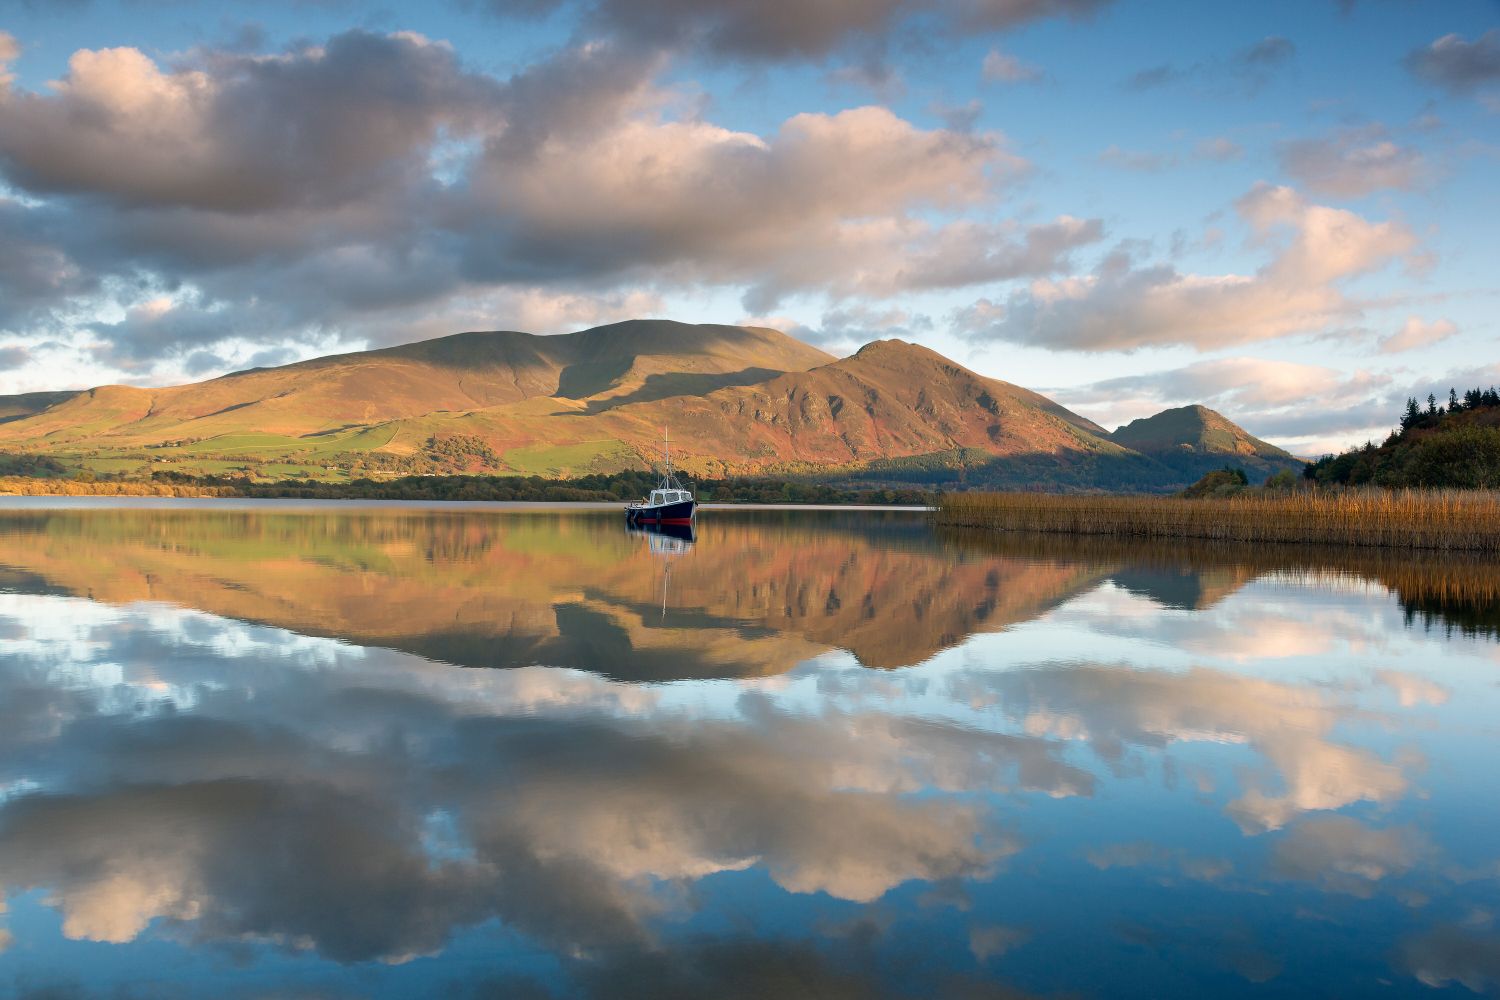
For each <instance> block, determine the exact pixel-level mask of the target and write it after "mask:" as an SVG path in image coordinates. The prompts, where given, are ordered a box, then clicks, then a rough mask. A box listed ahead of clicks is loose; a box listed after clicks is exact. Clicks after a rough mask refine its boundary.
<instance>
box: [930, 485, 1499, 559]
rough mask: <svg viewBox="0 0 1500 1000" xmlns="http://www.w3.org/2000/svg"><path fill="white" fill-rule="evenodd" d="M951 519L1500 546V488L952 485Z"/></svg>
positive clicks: (1257, 539) (943, 511)
mask: <svg viewBox="0 0 1500 1000" xmlns="http://www.w3.org/2000/svg"><path fill="white" fill-rule="evenodd" d="M936 517H937V521H938V523H939V524H944V525H949V526H952V527H964V528H983V529H989V530H998V531H1034V532H1048V533H1056V534H1068V535H1104V536H1112V537H1118V538H1148V539H1153V538H1155V539H1166V538H1196V539H1207V540H1212V541H1223V542H1251V543H1255V544H1263V543H1287V544H1297V545H1348V546H1358V547H1363V548H1391V549H1435V550H1440V551H1454V552H1483V553H1496V552H1500V492H1494V491H1474V490H1345V491H1337V492H1335V491H1326V490H1305V491H1298V492H1294V493H1286V494H1274V493H1249V494H1242V495H1240V496H1233V497H1226V498H1205V499H1193V500H1189V499H1183V498H1180V497H1145V496H1059V495H1052V494H1040V493H950V494H947V495H945V496H944V497H943V498H942V499H941V501H940V502H939V505H938V510H937V515H936Z"/></svg>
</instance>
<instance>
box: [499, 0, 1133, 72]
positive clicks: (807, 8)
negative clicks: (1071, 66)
mask: <svg viewBox="0 0 1500 1000" xmlns="http://www.w3.org/2000/svg"><path fill="white" fill-rule="evenodd" d="M1109 3H1111V0H815V2H813V3H808V2H806V0H593V2H581V3H569V2H567V0H536V2H533V3H528V4H523V5H521V6H520V7H519V9H518V8H517V5H515V4H511V3H506V2H504V0H490V2H489V4H488V6H489V7H490V8H491V9H492V10H494V11H495V12H496V13H499V14H502V15H513V14H516V13H522V14H526V13H536V12H540V11H551V10H554V9H556V8H559V7H571V8H575V9H579V10H581V11H582V12H583V15H584V20H585V23H587V24H588V25H589V26H591V27H592V28H594V29H596V30H604V31H606V32H608V33H609V34H611V35H613V36H615V37H617V38H621V39H625V40H628V41H630V42H631V43H633V44H636V45H642V46H648V47H656V46H661V45H669V46H688V45H691V46H693V47H694V48H697V49H701V50H704V51H706V52H709V53H715V54H719V55H726V56H731V57H735V58H740V59H747V60H764V61H777V60H788V59H817V58H821V57H824V56H826V55H828V54H829V53H830V52H833V51H834V50H836V49H839V48H840V47H842V46H846V45H849V44H860V43H864V44H872V43H873V44H876V45H880V44H883V43H885V42H886V41H888V40H889V37H890V36H891V35H892V33H893V32H895V31H896V30H897V29H898V28H901V27H902V26H904V25H905V26H910V25H909V24H908V22H912V21H915V22H918V23H920V24H921V25H922V26H924V27H926V28H935V29H936V30H938V31H942V32H950V31H958V30H996V29H1004V28H1010V27H1014V26H1016V25H1019V24H1023V23H1026V22H1028V21H1035V20H1041V19H1044V18H1052V17H1072V18H1079V17H1087V16H1088V15H1090V14H1093V13H1094V12H1096V11H1098V10H1100V9H1102V8H1104V7H1106V6H1107V5H1108V4H1109Z"/></svg>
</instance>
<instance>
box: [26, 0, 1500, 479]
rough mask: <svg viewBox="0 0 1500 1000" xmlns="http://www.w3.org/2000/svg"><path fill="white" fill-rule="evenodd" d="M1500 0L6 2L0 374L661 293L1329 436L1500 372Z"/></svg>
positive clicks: (1082, 393) (476, 321)
mask: <svg viewBox="0 0 1500 1000" xmlns="http://www.w3.org/2000/svg"><path fill="white" fill-rule="evenodd" d="M1497 176H1500V3H1497V2H1496V0H1292V2H1278V0H1266V2H1261V3H1255V4H1204V3H1200V2H1194V0H514V2H505V0H429V2H425V3H420V4H415V3H414V4H398V3H382V2H379V0H374V2H358V0H347V2H344V0H285V2H277V0H227V2H221V3H216V4H195V3H188V2H176V0H0V393H13V392H26V391H34V390H43V389H61V388H81V387H86V386H92V385H98V384H104V383H111V382H120V383H126V384H133V385H166V384H175V383H178V382H182V381H188V380H198V379H203V378H210V377H213V376H216V375H219V374H222V373H224V372H226V371H233V370H237V369H241V368H245V367H250V366H255V365H268V364H281V363H286V362H290V361H294V360H298V359H301V358H306V357H312V356H316V355H321V354H327V353H332V352H337V351H346V350H358V349H363V348H366V347H377V346H384V345H390V344H397V343H405V342H410V341H414V340H421V339H425V338H429V337H435V336H442V335H445V334H450V333H457V332H461V331H466V330H487V329H520V330H527V331H530V332H534V333H561V332H567V331H570V330H577V329H583V328H586V327H589V326H594V325H598V324H600V323H607V322H612V321H615V320H619V319H626V318H635V317H664V318H671V319H678V320H684V321H689V322H728V323H754V324H760V325H767V326H774V327H777V328H779V329H782V330H785V331H787V332H789V333H791V334H793V335H794V336H797V337H800V338H802V339H805V340H808V341H809V342H812V343H815V344H817V345H818V346H820V347H823V348H825V349H826V350H829V351H830V352H832V353H834V354H839V355H843V354H848V353H851V352H852V351H853V350H855V349H857V348H858V347H859V346H860V345H861V344H864V343H866V342H868V341H871V340H876V339H882V338H888V337H899V338H901V339H904V340H909V341H913V342H917V343H921V344H924V345H926V346H928V347H931V348H933V349H934V350H937V351H939V352H941V353H943V354H946V355H947V356H949V357H951V358H953V359H954V360H956V361H958V362H960V363H962V364H964V365H966V366H968V367H970V368H972V369H974V370H975V371H978V372H980V373H981V374H984V375H988V376H991V377H995V378H1001V379H1005V380H1006V381H1010V382H1014V383H1017V384H1020V385H1024V386H1027V387H1029V388H1033V389H1037V390H1039V391H1043V392H1046V393H1047V394H1049V395H1051V396H1053V397H1054V398H1056V399H1058V400H1059V401H1060V402H1062V403H1064V404H1065V405H1068V406H1070V407H1071V408H1073V409H1075V410H1077V411H1078V412H1080V413H1082V414H1083V415H1085V416H1088V417H1090V418H1092V419H1094V420H1097V421H1099V422H1100V423H1102V424H1105V425H1106V426H1109V427H1113V426H1116V425H1117V424H1120V423H1123V422H1126V421H1128V420H1130V419H1134V418H1136V417H1140V416H1144V415H1147V414H1149V413H1153V412H1156V411H1157V410H1160V409H1162V408H1164V407H1167V406H1177V405H1183V404H1186V403H1194V402H1201V403H1205V404H1207V405H1209V406H1212V407H1214V408H1216V409H1218V410H1220V411H1222V412H1224V413H1225V414H1226V415H1227V416H1229V417H1230V418H1231V419H1234V420H1236V421H1237V422H1239V423H1241V424H1242V425H1244V426H1245V427H1247V428H1248V429H1249V430H1250V431H1251V432H1252V433H1255V434H1257V435H1259V436H1261V437H1263V438H1266V439H1268V440H1271V441H1273V442H1275V443H1277V444H1280V445H1283V446H1285V447H1288V448H1290V449H1292V450H1293V451H1295V452H1296V453H1298V454H1304V455H1316V454H1321V453H1323V452H1326V451H1331V450H1335V449H1338V448H1341V447H1344V446H1347V445H1350V444H1355V443H1360V442H1363V441H1365V440H1367V439H1371V438H1373V439H1376V440H1377V441H1378V440H1379V439H1380V438H1382V437H1383V436H1384V435H1385V434H1386V433H1387V432H1388V430H1389V429H1390V427H1391V425H1392V424H1393V422H1394V420H1395V418H1396V416H1397V415H1398V413H1399V411H1400V409H1401V407H1402V404H1403V403H1404V401H1405V399H1406V398H1407V396H1409V395H1417V396H1419V397H1423V398H1425V397H1426V395H1427V394H1428V393H1429V392H1436V393H1437V394H1438V395H1439V396H1440V397H1446V395H1447V390H1448V387H1449V386H1455V387H1457V388H1458V389H1459V391H1460V392H1462V391H1463V389H1465V388H1468V387H1472V386H1476V385H1481V384H1483V385H1486V386H1488V385H1491V384H1500V322H1497V320H1496V313H1497V307H1500V240H1497V239H1496V238H1495V233H1494V230H1495V225H1496V221H1497V219H1500V195H1497V185H1496V183H1495V178H1496V177H1497Z"/></svg>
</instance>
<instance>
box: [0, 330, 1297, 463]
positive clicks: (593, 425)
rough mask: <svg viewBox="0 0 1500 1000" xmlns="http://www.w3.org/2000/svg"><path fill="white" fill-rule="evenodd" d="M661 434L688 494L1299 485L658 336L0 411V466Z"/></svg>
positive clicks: (428, 353) (638, 441) (587, 335)
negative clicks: (1235, 475)
mask: <svg viewBox="0 0 1500 1000" xmlns="http://www.w3.org/2000/svg"><path fill="white" fill-rule="evenodd" d="M1183 414H1186V415H1185V416H1184V415H1183ZM1142 425H1144V426H1142ZM663 428H670V429H671V431H672V434H673V438H674V448H673V455H674V459H675V460H676V461H677V463H678V464H679V466H680V467H681V468H683V469H684V470H685V471H686V472H688V473H689V474H690V475H697V476H734V475H775V476H817V477H819V478H823V479H833V480H839V481H852V480H863V481H881V482H893V483H894V482H905V483H910V482H924V483H931V484H934V485H945V484H966V485H994V486H1005V487H1015V488H1036V487H1039V486H1041V487H1049V488H1064V489H1071V488H1080V489H1089V488H1101V487H1103V488H1118V487H1124V488H1137V489H1148V490H1165V489H1173V488H1177V487H1179V486H1180V485H1181V484H1182V482H1184V481H1186V482H1191V481H1192V479H1194V478H1196V476H1189V475H1188V473H1189V471H1191V470H1190V468H1189V466H1191V467H1194V468H1195V467H1196V466H1195V465H1194V461H1197V462H1198V463H1199V464H1201V461H1203V460H1210V459H1208V458H1207V457H1208V456H1212V459H1211V461H1217V462H1220V463H1221V464H1222V462H1223V460H1224V459H1225V458H1226V457H1227V458H1230V459H1233V460H1235V461H1239V462H1244V463H1249V464H1250V465H1252V467H1253V468H1254V469H1255V470H1256V471H1259V469H1260V468H1261V467H1263V466H1264V467H1269V466H1271V465H1274V464H1277V463H1283V462H1287V463H1295V460H1292V459H1291V458H1290V456H1287V455H1286V453H1285V452H1281V451H1280V450H1279V449H1275V448H1273V447H1272V446H1270V445H1267V444H1265V443H1264V442H1261V441H1258V440H1257V439H1255V438H1253V437H1251V436H1250V435H1249V434H1247V433H1246V432H1244V431H1243V430H1241V429H1240V428H1238V427H1235V426H1234V425H1233V424H1232V423H1230V422H1229V421H1228V420H1226V419H1225V418H1223V417H1222V416H1220V415H1219V414H1217V413H1214V412H1213V411H1211V410H1206V409H1204V408H1202V407H1196V408H1192V407H1190V408H1185V409H1184V410H1181V411H1167V412H1166V413H1163V414H1159V415H1158V416H1157V417H1153V418H1148V420H1146V421H1136V422H1135V423H1134V424H1131V425H1129V426H1128V427H1124V428H1121V429H1120V430H1119V431H1116V432H1115V433H1114V434H1110V433H1109V432H1108V431H1106V430H1105V429H1104V428H1103V427H1100V426H1099V425H1098V424H1095V423H1094V422H1093V421H1090V420H1088V419H1086V418H1084V417H1082V416H1079V415H1078V414H1076V413H1073V412H1072V411H1070V410H1068V409H1066V408H1065V407H1063V406H1061V405H1059V404H1058V403H1056V402H1054V401H1053V400H1050V399H1048V398H1046V397H1045V396H1042V395H1039V394H1037V393H1035V392H1032V391H1030V390H1028V389H1024V388H1022V387H1020V386H1017V385H1012V384H1011V383H1009V382H1003V381H1000V380H998V379H991V378H986V377H984V376H982V375H979V374H976V373H975V372H972V371H970V370H968V369H967V368H964V367H963V366H961V365H958V364H956V363H955V362H953V361H950V360H949V359H947V358H945V357H943V356H942V355H940V354H937V353H935V352H933V351H931V350H928V349H927V348H924V347H921V346H918V345H915V344H909V343H906V342H904V341H900V340H884V341H877V342H875V343H872V344H867V345H866V346H865V347H863V348H861V349H860V350H859V351H858V352H857V353H855V354H854V355H852V356H850V357H847V358H841V359H835V358H834V357H833V356H831V355H829V354H826V353H824V352H823V351H820V350H818V349H816V348H814V347H811V346H809V345H807V344H804V343H802V342H801V341H798V340H796V339H794V338H792V337H789V336H787V335H786V334H784V333H780V332H778V331H776V330H771V329H765V328H760V327H740V326H721V325H691V324H685V323H676V322H671V321H667V320H632V321H628V322H624V323H616V324H612V325H610V326H604V327H598V328H595V329H592V330H584V331H582V332H579V333H572V334H564V335H558V336H535V335H532V334H527V333H520V332H516V331H498V332H476V333H462V334H457V335H454V336H450V337H441V338H438V339H436V340H429V341H423V342H420V343H415V344H406V345H402V346H399V347H389V348H384V349H381V350H374V351H361V352H356V353H352V354H342V355H334V356H330V357H324V358H315V359H312V360H309V361H303V362H299V363H296V364H291V365H284V366H280V367H276V368H258V369H252V370H249V371H243V372H235V373H232V374H229V375H224V376H221V377H219V378H215V379H210V380H208V381H206V382H199V383H194V384H191V385H182V386H173V387H167V388H156V389H149V388H132V387H128V386H100V387H98V388H94V389H88V390H84V391H80V392H60V393H54V394H42V393H32V394H28V395H27V396H24V397H21V396H12V397H0V451H8V452H11V453H13V454H14V453H21V454H24V455H32V456H34V455H45V456H47V457H49V458H51V459H53V460H55V461H57V462H61V463H63V464H64V465H67V466H69V467H71V468H74V469H81V470H87V471H91V472H94V473H96V474H97V473H114V474H125V475H131V476H144V475H149V474H151V473H152V472H156V471H163V470H172V471H177V472H183V473H187V474H197V475H210V474H219V475H223V474H244V473H245V472H247V471H248V472H250V473H251V474H253V475H257V476H262V477H270V478H285V477H296V478H325V479H328V478H332V479H337V478H344V477H350V476H353V477H359V476H374V477H379V476H383V475H395V474H423V473H453V472H470V473H511V474H530V475H544V476H570V475H580V474H584V473H588V472H602V473H608V472H616V471H620V470H623V469H627V468H641V467H644V466H645V465H646V464H648V463H649V462H650V461H651V460H652V459H654V457H655V456H656V455H657V452H658V450H659V447H660V438H661V432H662V429H663ZM1184 455H1188V456H1190V457H1191V458H1192V459H1193V460H1194V461H1188V462H1186V464H1185V463H1184V460H1183V456H1184Z"/></svg>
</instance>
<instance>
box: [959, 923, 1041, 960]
mask: <svg viewBox="0 0 1500 1000" xmlns="http://www.w3.org/2000/svg"><path fill="white" fill-rule="evenodd" d="M1030 939H1031V932H1030V931H1028V930H1026V929H1025V928H1021V927H1004V926H1001V925H999V924H986V925H982V926H979V927H972V928H970V929H969V951H970V952H972V953H973V955H974V957H975V958H977V959H978V960H979V961H980V962H988V961H989V960H990V959H992V958H998V957H1000V956H1001V955H1004V954H1005V953H1006V952H1008V951H1010V950H1011V949H1012V948H1016V947H1019V946H1020V945H1023V944H1025V943H1026V942H1027V941H1029V940H1030Z"/></svg>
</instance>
